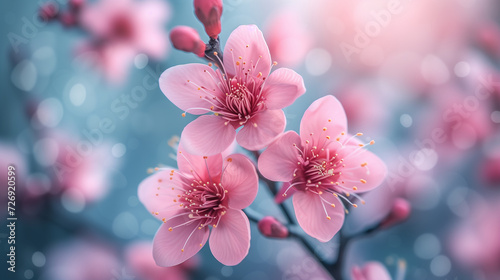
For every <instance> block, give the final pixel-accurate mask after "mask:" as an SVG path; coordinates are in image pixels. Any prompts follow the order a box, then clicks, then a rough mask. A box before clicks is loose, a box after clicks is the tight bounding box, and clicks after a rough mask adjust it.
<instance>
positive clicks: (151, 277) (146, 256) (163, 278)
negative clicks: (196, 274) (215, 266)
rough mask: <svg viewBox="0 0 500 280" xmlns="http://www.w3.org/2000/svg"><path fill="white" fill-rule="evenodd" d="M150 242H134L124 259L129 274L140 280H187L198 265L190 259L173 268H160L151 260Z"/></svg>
mask: <svg viewBox="0 0 500 280" xmlns="http://www.w3.org/2000/svg"><path fill="white" fill-rule="evenodd" d="M152 252H153V244H151V242H147V241H142V242H136V243H133V244H132V245H130V246H128V248H127V249H126V252H125V259H126V261H127V264H128V266H129V267H130V269H131V270H132V271H131V274H133V275H134V276H135V277H137V278H138V279H141V280H188V279H189V275H188V272H189V270H191V269H194V268H195V267H196V266H197V265H198V259H196V258H191V259H189V260H187V261H185V262H184V263H182V264H180V265H177V266H173V267H161V266H158V265H157V264H156V263H155V260H154V259H153V255H152Z"/></svg>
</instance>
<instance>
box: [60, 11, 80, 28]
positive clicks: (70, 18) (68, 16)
mask: <svg viewBox="0 0 500 280" xmlns="http://www.w3.org/2000/svg"><path fill="white" fill-rule="evenodd" d="M60 20H61V23H62V25H63V26H65V27H71V26H74V25H76V21H77V19H76V17H75V15H73V13H70V12H64V13H62V14H61V16H60Z"/></svg>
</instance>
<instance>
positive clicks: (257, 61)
mask: <svg viewBox="0 0 500 280" xmlns="http://www.w3.org/2000/svg"><path fill="white" fill-rule="evenodd" d="M239 57H241V59H240V58H239ZM244 62H245V64H244V65H246V68H248V69H251V71H252V72H251V73H250V75H253V76H257V75H258V74H259V72H260V73H262V75H263V76H264V77H267V76H268V75H269V71H271V55H270V54H269V48H268V47H267V44H266V41H265V40H264V35H262V32H261V31H260V30H259V28H258V27H257V26H255V25H241V26H239V27H238V28H236V29H235V30H234V31H233V32H232V33H231V35H230V36H229V38H228V39H227V43H226V47H225V48H224V67H225V69H226V72H227V73H228V74H229V75H230V76H238V74H240V75H243V73H241V72H242V69H243V67H244V65H243V63H244ZM237 63H238V64H240V65H236V64H237ZM245 72H246V71H245Z"/></svg>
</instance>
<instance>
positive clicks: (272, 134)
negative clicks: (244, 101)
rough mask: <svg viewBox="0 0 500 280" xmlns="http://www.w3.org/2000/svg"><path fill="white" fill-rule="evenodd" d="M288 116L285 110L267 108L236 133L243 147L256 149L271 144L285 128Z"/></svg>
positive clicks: (237, 139)
mask: <svg viewBox="0 0 500 280" xmlns="http://www.w3.org/2000/svg"><path fill="white" fill-rule="evenodd" d="M285 126H286V118H285V113H283V110H266V111H262V112H260V113H258V114H257V115H255V116H254V117H253V118H251V119H250V120H248V122H247V124H245V126H244V127H243V128H242V129H241V130H240V131H239V132H238V134H237V135H236V141H238V144H240V145H241V146H242V147H243V148H245V149H248V150H251V151H255V150H260V149H262V148H264V147H266V146H267V145H269V144H270V143H271V142H272V141H273V140H274V139H275V138H276V137H277V136H278V135H279V134H280V133H282V132H283V131H284V130H285Z"/></svg>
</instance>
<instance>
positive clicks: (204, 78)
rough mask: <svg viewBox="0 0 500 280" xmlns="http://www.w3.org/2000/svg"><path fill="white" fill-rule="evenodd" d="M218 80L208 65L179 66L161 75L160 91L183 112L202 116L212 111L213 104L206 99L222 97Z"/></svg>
mask: <svg viewBox="0 0 500 280" xmlns="http://www.w3.org/2000/svg"><path fill="white" fill-rule="evenodd" d="M217 79H218V78H217V75H216V73H215V71H214V70H213V69H212V68H210V67H208V66H207V65H203V64H198V63H192V64H184V65H177V66H174V67H170V68H168V69H167V70H165V71H164V72H163V74H161V76H160V89H161V91H162V92H163V94H165V96H166V97H167V98H168V99H169V100H170V101H171V102H172V103H174V104H175V106H177V107H179V108H180V109H181V110H183V111H187V112H189V113H191V114H195V115H201V114H204V113H207V112H209V111H211V110H210V107H211V106H212V104H211V103H210V102H208V101H207V100H206V99H205V98H208V99H210V100H212V98H213V97H214V96H215V97H219V96H221V95H222V93H221V91H220V89H219V87H218V83H219V81H218V80H217ZM200 97H201V98H200ZM193 108H195V109H193Z"/></svg>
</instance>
